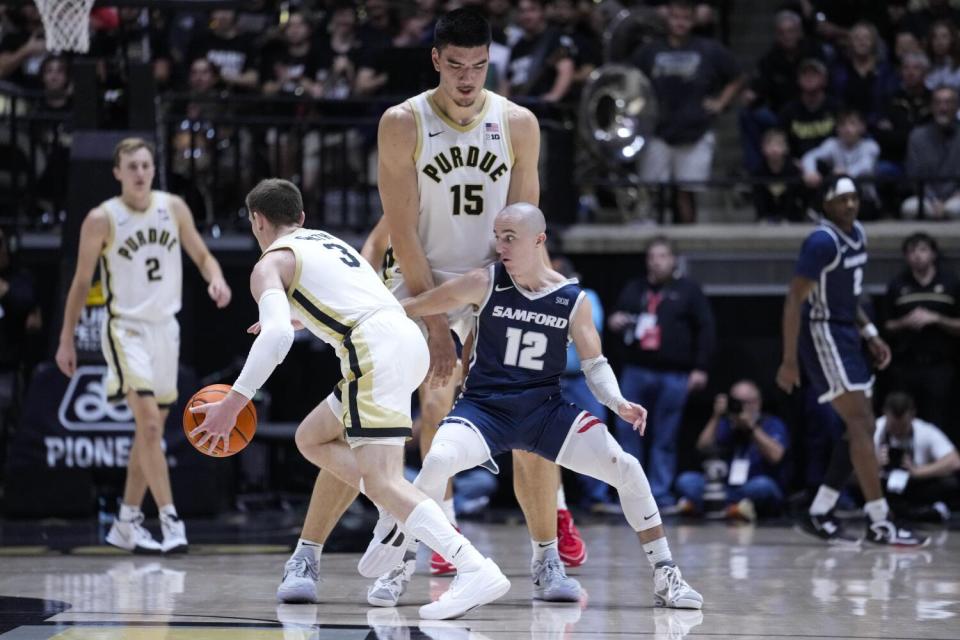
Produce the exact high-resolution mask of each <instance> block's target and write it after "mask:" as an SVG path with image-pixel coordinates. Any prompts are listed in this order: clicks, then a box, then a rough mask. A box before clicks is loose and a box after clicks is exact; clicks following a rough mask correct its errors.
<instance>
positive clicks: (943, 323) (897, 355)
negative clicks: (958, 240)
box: [885, 233, 960, 439]
mask: <svg viewBox="0 0 960 640" xmlns="http://www.w3.org/2000/svg"><path fill="white" fill-rule="evenodd" d="M903 256H904V260H905V262H906V264H905V266H904V269H903V271H902V272H901V273H900V274H899V275H897V276H896V277H895V278H894V279H893V280H891V281H890V283H889V284H888V285H887V296H886V317H887V321H886V324H885V328H886V331H887V332H888V333H889V334H890V347H891V349H892V350H893V360H892V363H891V367H890V388H891V389H893V390H899V391H906V392H908V393H909V394H910V395H911V396H913V397H914V399H915V400H916V402H917V407H918V410H919V416H920V417H921V418H923V419H924V420H927V421H929V422H932V423H934V424H937V425H940V426H941V427H946V421H945V410H946V409H947V408H948V406H949V405H950V404H951V402H952V399H953V398H954V393H955V392H954V388H953V386H954V382H955V380H956V373H957V358H958V357H960V280H958V279H957V277H956V275H955V274H953V273H951V272H950V271H949V270H946V269H943V268H941V267H940V265H939V264H938V257H939V249H938V247H937V241H936V240H934V239H933V238H932V237H931V236H929V235H928V234H926V233H914V234H912V235H911V236H909V237H908V238H907V239H906V240H904V242H903ZM950 435H951V436H953V438H954V439H956V438H957V437H958V436H960V434H958V433H951V434H950Z"/></svg>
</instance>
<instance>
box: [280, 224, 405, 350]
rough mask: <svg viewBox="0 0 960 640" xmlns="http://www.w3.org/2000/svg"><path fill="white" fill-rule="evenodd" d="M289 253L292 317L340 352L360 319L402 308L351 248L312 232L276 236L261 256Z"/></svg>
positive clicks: (312, 230)
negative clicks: (292, 270)
mask: <svg viewBox="0 0 960 640" xmlns="http://www.w3.org/2000/svg"><path fill="white" fill-rule="evenodd" d="M278 249H289V250H291V251H292V252H293V254H294V256H296V258H297V269H296V274H295V275H294V278H293V282H292V283H290V287H289V288H288V289H287V299H288V300H289V301H290V307H291V309H292V310H293V316H294V317H295V318H296V319H298V320H300V322H301V323H302V324H303V326H304V327H306V328H307V329H309V330H310V332H311V333H313V334H314V335H315V336H317V337H318V338H320V339H321V340H323V341H324V342H326V343H327V344H330V345H332V346H334V347H336V348H337V349H338V353H339V349H340V347H341V346H342V344H343V341H344V338H345V337H346V336H347V334H348V333H349V332H350V330H351V329H353V327H354V326H355V325H356V324H357V323H359V322H360V321H361V320H363V319H365V318H366V317H368V316H370V315H372V314H373V313H375V312H376V311H380V310H381V309H393V310H395V311H398V312H399V313H401V314H402V313H404V311H403V307H402V306H401V305H400V303H399V302H398V301H397V299H396V298H395V297H393V294H391V293H390V292H389V291H388V290H387V287H386V286H384V284H383V282H381V281H380V278H379V277H378V276H377V273H376V272H375V271H374V270H373V268H372V267H371V266H370V265H369V264H368V263H367V261H366V260H364V259H363V258H362V257H361V256H360V254H359V253H357V252H356V251H355V250H354V249H353V247H351V246H350V245H348V244H347V243H346V242H344V241H343V240H340V239H339V238H337V237H336V236H333V235H330V234H329V233H326V232H325V231H317V230H315V229H298V230H296V231H294V232H293V233H289V234H287V235H285V236H283V237H280V238H277V239H276V240H275V241H274V242H273V244H271V245H270V246H269V247H267V250H266V251H264V252H263V253H264V255H266V254H267V253H269V252H270V251H276V250H278Z"/></svg>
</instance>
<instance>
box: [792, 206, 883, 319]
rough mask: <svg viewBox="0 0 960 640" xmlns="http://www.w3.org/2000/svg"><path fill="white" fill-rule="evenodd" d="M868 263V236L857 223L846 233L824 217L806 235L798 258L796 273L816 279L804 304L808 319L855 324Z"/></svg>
mask: <svg viewBox="0 0 960 640" xmlns="http://www.w3.org/2000/svg"><path fill="white" fill-rule="evenodd" d="M866 265H867V236H866V234H865V233H864V230H863V226H862V225H861V224H860V223H859V222H854V223H853V233H852V234H851V235H847V234H846V233H844V232H843V230H841V229H840V228H839V227H837V226H836V225H835V224H833V223H832V222H830V221H829V220H826V219H824V221H823V222H821V223H820V226H819V227H817V229H816V231H814V232H813V233H811V234H810V235H809V236H807V239H806V240H805V241H804V243H803V248H802V249H801V250H800V258H799V259H798V260H797V268H796V272H795V273H796V274H797V275H799V276H803V277H804V278H809V279H810V280H813V281H814V282H816V283H817V284H816V286H815V287H814V288H813V291H812V292H811V293H810V296H809V297H808V298H807V300H806V302H805V303H804V307H803V309H804V314H805V315H806V317H807V318H808V319H809V320H814V321H823V320H828V321H830V322H840V323H854V322H856V320H857V302H858V300H859V298H860V294H861V292H862V291H863V272H864V268H865V267H866Z"/></svg>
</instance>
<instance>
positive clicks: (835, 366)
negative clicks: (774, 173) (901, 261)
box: [777, 175, 927, 546]
mask: <svg viewBox="0 0 960 640" xmlns="http://www.w3.org/2000/svg"><path fill="white" fill-rule="evenodd" d="M859 208H860V197H859V194H858V193H857V187H856V184H855V183H854V181H853V179H852V178H850V177H849V176H845V175H840V176H835V177H834V178H832V179H831V180H830V182H829V183H828V184H827V186H826V191H825V195H824V198H823V212H824V219H823V220H822V221H821V223H820V225H819V226H818V227H817V229H816V230H815V231H813V232H812V233H811V234H810V235H809V236H807V239H806V240H805V241H804V243H803V247H802V248H801V249H800V257H799V259H798V260H797V267H796V270H795V272H794V276H793V280H791V281H790V291H789V293H788V294H787V300H786V304H785V305H784V309H783V362H782V364H781V365H780V369H779V371H778V372H777V385H778V386H779V387H780V388H781V389H783V390H784V391H786V392H788V393H790V392H791V391H792V390H793V388H794V387H797V386H799V384H800V367H801V366H802V367H803V372H804V374H805V376H806V379H807V381H808V383H809V384H810V385H811V387H812V388H813V390H814V392H815V393H816V395H817V399H818V401H819V402H821V403H827V402H829V403H831V404H832V405H833V408H834V409H836V411H837V413H838V414H840V417H841V418H843V421H844V423H845V424H846V427H847V431H846V435H845V436H844V438H843V439H842V440H841V441H840V442H838V443H837V445H836V446H835V447H834V451H833V454H832V456H831V459H830V463H829V465H828V467H827V473H826V475H825V476H824V483H823V484H822V485H821V486H820V488H819V490H818V491H817V495H816V497H815V498H814V500H813V503H812V504H811V505H810V510H809V513H808V514H807V516H806V517H805V518H804V519H803V521H802V523H801V528H802V530H803V531H804V532H806V533H808V534H810V535H813V536H815V537H817V538H820V539H822V540H825V541H827V542H830V543H832V544H844V543H846V544H856V543H859V541H860V537H859V536H855V535H852V534H848V533H846V532H844V531H843V529H842V527H841V526H840V522H839V521H838V520H837V519H836V517H834V515H833V510H834V507H835V505H836V503H837V498H838V497H839V495H840V491H841V490H842V488H843V486H844V484H845V483H846V482H847V480H848V479H849V477H850V471H851V467H852V468H853V470H855V471H856V475H857V481H858V482H859V484H860V489H861V491H863V495H864V498H865V499H866V505H865V510H866V512H867V515H868V523H867V532H866V539H867V540H868V541H870V542H873V543H875V544H885V545H900V546H914V545H919V544H924V543H925V542H926V540H927V539H926V538H924V537H922V536H918V535H915V534H913V533H912V532H911V531H908V530H906V529H903V528H900V527H898V526H896V525H895V524H894V523H893V522H892V521H891V515H890V508H889V506H888V505H887V501H886V499H885V498H884V497H883V492H882V490H881V488H880V476H879V469H878V467H877V459H876V455H875V453H874V448H873V429H874V417H873V409H872V407H871V406H870V394H871V390H872V388H873V372H872V371H871V367H870V366H869V365H868V363H867V361H866V359H865V358H864V355H863V350H862V344H861V341H860V340H861V336H862V337H863V338H864V339H865V340H866V341H867V346H868V348H869V350H870V354H871V356H872V357H873V359H874V361H875V363H876V365H877V366H878V367H879V368H880V369H883V368H885V367H886V366H887V365H888V364H890V348H889V347H888V346H887V344H886V343H885V342H884V341H883V340H882V339H881V338H880V336H879V334H878V333H877V329H876V327H875V326H874V325H873V324H872V323H871V322H870V319H869V318H868V317H867V315H866V314H865V313H864V312H863V309H861V308H860V302H859V300H860V295H861V294H862V292H863V274H864V269H865V268H866V264H867V236H866V234H865V233H864V230H863V226H862V225H861V224H860V223H859V222H857V213H858V211H859ZM798 352H799V360H798V357H797V356H798Z"/></svg>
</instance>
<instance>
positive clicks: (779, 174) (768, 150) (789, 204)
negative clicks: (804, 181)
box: [753, 129, 803, 222]
mask: <svg viewBox="0 0 960 640" xmlns="http://www.w3.org/2000/svg"><path fill="white" fill-rule="evenodd" d="M754 177H757V178H763V179H764V182H762V183H759V184H756V185H754V187H753V206H754V208H755V209H756V210H757V219H758V220H765V221H767V222H799V221H801V220H802V219H803V189H802V188H801V186H800V169H798V168H797V165H795V164H794V163H793V161H792V160H791V159H790V149H789V148H788V147H787V136H786V134H785V133H784V132H783V131H782V130H781V129H767V131H766V133H764V134H763V166H762V167H761V168H760V170H759V171H757V172H756V173H755V174H754Z"/></svg>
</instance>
